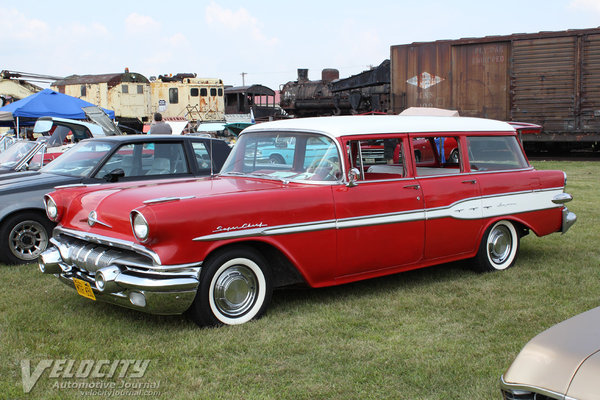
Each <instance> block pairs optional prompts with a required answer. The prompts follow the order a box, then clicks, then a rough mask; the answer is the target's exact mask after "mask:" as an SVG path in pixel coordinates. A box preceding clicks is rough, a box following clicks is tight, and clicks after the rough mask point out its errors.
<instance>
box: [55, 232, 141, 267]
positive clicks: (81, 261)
mask: <svg viewBox="0 0 600 400" xmlns="http://www.w3.org/2000/svg"><path fill="white" fill-rule="evenodd" d="M53 242H54V244H55V245H56V246H57V247H58V249H59V250H60V254H61V257H62V259H63V261H64V262H65V263H66V264H68V265H69V266H71V267H75V268H77V269H79V270H82V271H85V272H87V273H89V275H91V276H94V275H95V273H96V271H98V270H99V269H101V268H105V267H108V266H109V265H122V266H126V267H127V266H132V267H135V268H144V267H147V268H149V267H151V266H152V265H153V262H152V259H150V258H149V257H146V256H143V255H141V254H138V253H135V252H133V251H131V250H126V249H120V248H115V247H110V246H108V245H104V244H97V243H90V242H86V241H84V240H81V239H76V238H73V237H69V236H66V235H60V236H59V237H58V238H56V239H55V240H53Z"/></svg>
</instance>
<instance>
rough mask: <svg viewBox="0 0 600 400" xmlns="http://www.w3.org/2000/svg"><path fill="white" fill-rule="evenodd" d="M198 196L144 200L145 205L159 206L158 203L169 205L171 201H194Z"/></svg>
mask: <svg viewBox="0 0 600 400" xmlns="http://www.w3.org/2000/svg"><path fill="white" fill-rule="evenodd" d="M195 197H196V196H181V197H176V196H173V197H158V198H156V199H150V200H144V202H143V203H144V204H157V203H167V202H170V201H179V200H187V199H193V198H195Z"/></svg>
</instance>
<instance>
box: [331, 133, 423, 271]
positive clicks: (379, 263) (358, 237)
mask: <svg viewBox="0 0 600 400" xmlns="http://www.w3.org/2000/svg"><path fill="white" fill-rule="evenodd" d="M404 140H405V139H403V138H402V137H399V136H396V137H390V136H387V137H386V138H381V139H377V140H372V139H371V140H368V141H367V140H353V141H349V142H348V143H347V145H346V148H347V151H348V157H349V158H350V159H351V160H350V166H351V167H352V168H356V169H357V170H358V171H359V178H358V181H357V185H356V186H353V187H347V186H340V187H337V188H335V189H334V193H333V197H334V203H335V213H336V221H337V237H338V241H337V253H338V271H337V274H336V275H337V277H338V278H342V277H349V276H352V275H357V274H367V273H370V272H376V271H381V270H386V269H394V268H396V269H400V268H401V267H403V266H408V265H411V264H415V263H417V262H419V261H420V260H421V258H422V256H423V241H424V236H425V221H424V211H423V196H422V192H421V188H420V186H419V184H418V182H416V180H415V179H414V178H410V177H407V176H406V175H407V173H406V168H405V167H406V166H405V164H404V156H403V152H402V148H405V144H406V142H405V141H404ZM388 143H391V146H387V144H388ZM380 153H383V154H384V155H385V158H384V157H375V155H380Z"/></svg>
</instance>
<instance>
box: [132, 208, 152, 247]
mask: <svg viewBox="0 0 600 400" xmlns="http://www.w3.org/2000/svg"><path fill="white" fill-rule="evenodd" d="M129 219H130V222H131V230H132V231H133V235H134V236H135V238H136V239H137V240H138V241H139V242H142V243H144V242H147V241H148V239H149V238H150V225H149V224H148V220H147V219H146V217H144V215H143V214H142V213H141V212H139V211H137V210H133V211H132V212H131V214H130V215H129Z"/></svg>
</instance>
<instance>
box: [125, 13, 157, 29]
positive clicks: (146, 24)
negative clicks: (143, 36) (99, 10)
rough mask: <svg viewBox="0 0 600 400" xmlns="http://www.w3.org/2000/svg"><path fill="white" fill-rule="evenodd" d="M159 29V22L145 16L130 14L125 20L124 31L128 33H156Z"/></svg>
mask: <svg viewBox="0 0 600 400" xmlns="http://www.w3.org/2000/svg"><path fill="white" fill-rule="evenodd" d="M160 27H161V26H160V22H158V21H156V20H154V18H152V17H149V16H147V15H140V14H138V13H131V14H129V15H128V16H127V18H125V29H126V30H127V32H129V33H148V32H156V31H158V30H159V29H160Z"/></svg>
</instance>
